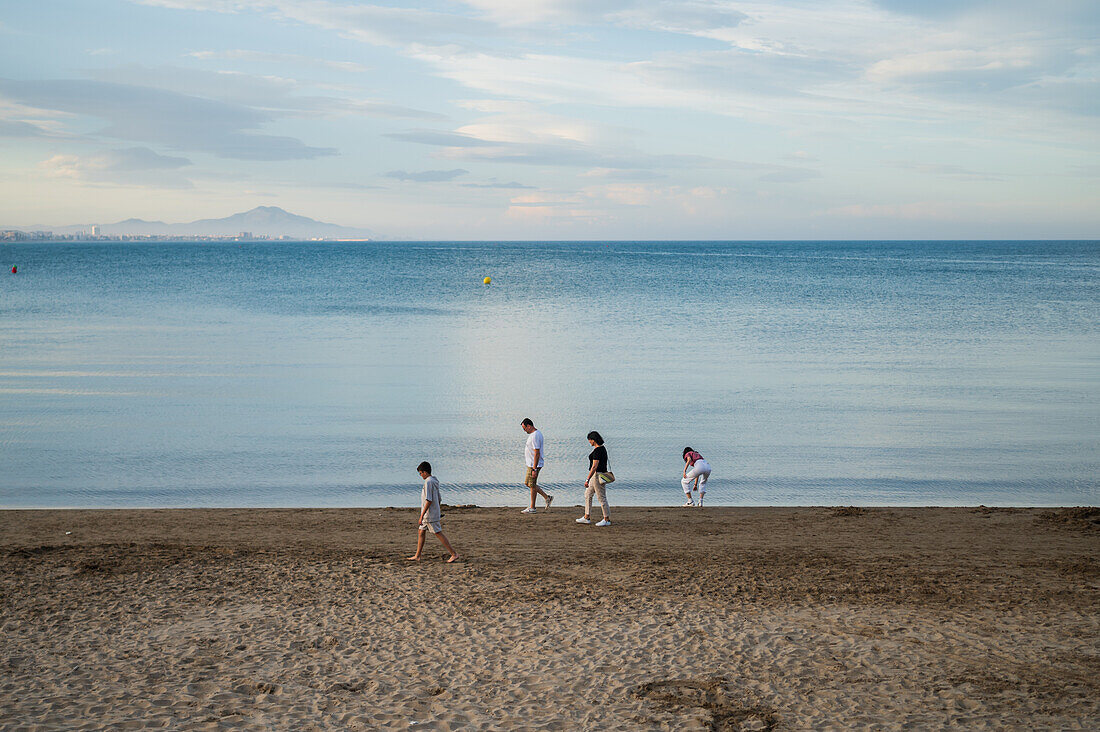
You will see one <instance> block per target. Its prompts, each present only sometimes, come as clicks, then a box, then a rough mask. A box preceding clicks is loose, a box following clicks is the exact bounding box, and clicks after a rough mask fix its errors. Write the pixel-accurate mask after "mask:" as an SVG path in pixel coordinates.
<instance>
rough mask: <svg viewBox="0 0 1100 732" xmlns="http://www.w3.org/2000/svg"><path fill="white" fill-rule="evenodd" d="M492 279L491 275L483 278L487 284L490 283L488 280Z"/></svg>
mask: <svg viewBox="0 0 1100 732" xmlns="http://www.w3.org/2000/svg"><path fill="white" fill-rule="evenodd" d="M492 281H493V278H492V277H486V278H485V284H489V283H490V282H492Z"/></svg>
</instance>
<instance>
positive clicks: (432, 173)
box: [386, 168, 470, 183]
mask: <svg viewBox="0 0 1100 732" xmlns="http://www.w3.org/2000/svg"><path fill="white" fill-rule="evenodd" d="M469 172H470V171H468V170H465V169H464V168H455V169H454V170H421V171H419V172H407V171H404V170H391V171H390V172H388V173H386V177H387V178H395V179H397V180H405V181H412V182H415V183H440V182H445V181H449V180H454V179H455V178H457V177H458V176H460V175H466V174H467V173H469Z"/></svg>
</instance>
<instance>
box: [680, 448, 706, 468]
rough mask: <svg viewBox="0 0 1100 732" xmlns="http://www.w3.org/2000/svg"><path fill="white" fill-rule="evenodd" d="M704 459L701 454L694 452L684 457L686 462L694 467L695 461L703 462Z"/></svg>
mask: <svg viewBox="0 0 1100 732" xmlns="http://www.w3.org/2000/svg"><path fill="white" fill-rule="evenodd" d="M702 459H703V456H702V455H700V454H699V453H697V452H695V451H694V450H692V451H691V452H689V453H688V454H687V455H684V460H686V461H687V464H688V465H694V464H695V461H697V460H702Z"/></svg>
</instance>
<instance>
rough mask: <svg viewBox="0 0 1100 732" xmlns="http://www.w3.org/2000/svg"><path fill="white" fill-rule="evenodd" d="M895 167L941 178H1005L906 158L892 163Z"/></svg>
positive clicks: (989, 179) (960, 167) (951, 165)
mask: <svg viewBox="0 0 1100 732" xmlns="http://www.w3.org/2000/svg"><path fill="white" fill-rule="evenodd" d="M891 165H892V166H893V167H895V168H900V169H902V170H912V171H916V172H917V173H924V174H926V175H935V176H938V177H941V178H949V179H952V180H962V181H1000V180H1004V177H1003V176H999V175H993V174H990V173H983V172H981V171H977V170H970V169H969V168H964V167H963V166H961V165H954V164H944V163H914V162H910V161H906V160H899V161H896V162H894V163H892V164H891Z"/></svg>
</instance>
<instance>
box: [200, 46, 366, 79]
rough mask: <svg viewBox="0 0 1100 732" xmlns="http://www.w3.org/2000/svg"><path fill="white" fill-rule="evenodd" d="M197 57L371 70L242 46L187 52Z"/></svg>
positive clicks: (353, 65) (346, 69) (348, 70)
mask: <svg viewBox="0 0 1100 732" xmlns="http://www.w3.org/2000/svg"><path fill="white" fill-rule="evenodd" d="M187 55H188V56H190V57H192V58H197V59H203V60H207V59H225V60H231V61H252V62H257V63H268V64H284V65H288V66H295V67H313V68H320V69H332V70H334V71H345V72H348V73H354V74H362V73H366V72H367V71H369V70H370V68H369V67H368V66H364V65H363V64H359V63H355V62H354V61H330V60H328V59H323V58H314V57H313V56H303V55H301V54H297V53H272V52H268V51H249V50H245V49H241V48H233V49H227V50H224V51H192V52H191V53H189V54H187Z"/></svg>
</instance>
